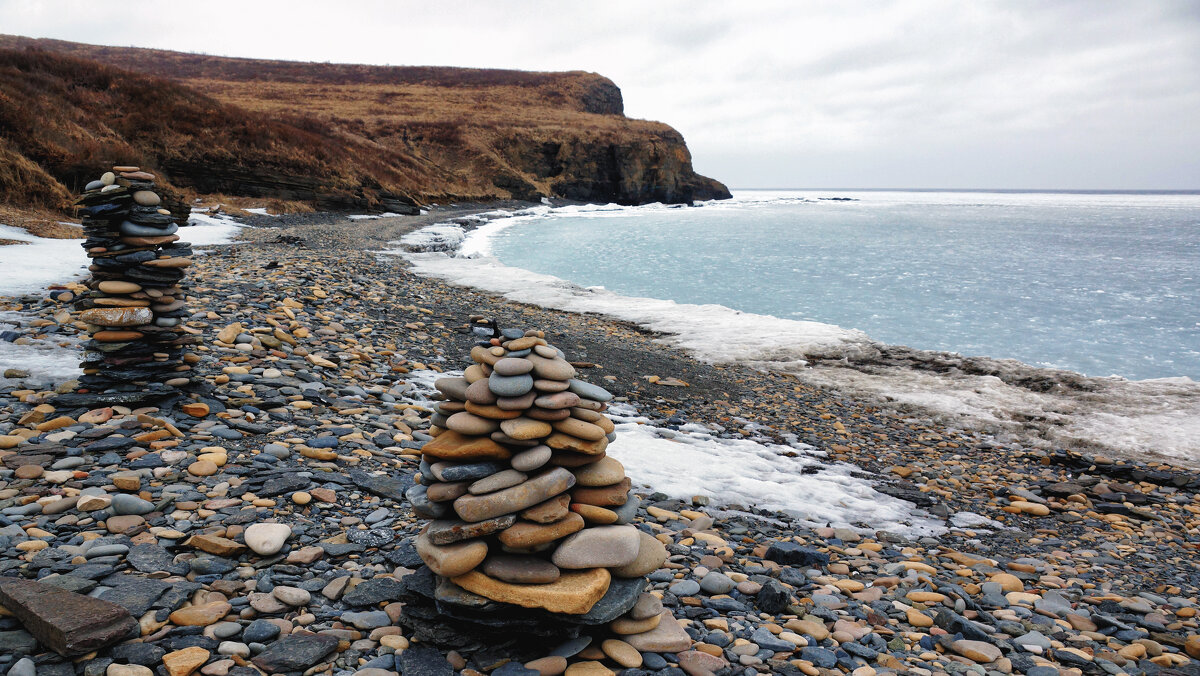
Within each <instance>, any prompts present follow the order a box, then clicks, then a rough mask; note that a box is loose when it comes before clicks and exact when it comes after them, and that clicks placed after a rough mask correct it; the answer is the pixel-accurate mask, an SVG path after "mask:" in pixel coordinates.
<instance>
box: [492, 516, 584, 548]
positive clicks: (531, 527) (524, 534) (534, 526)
mask: <svg viewBox="0 0 1200 676" xmlns="http://www.w3.org/2000/svg"><path fill="white" fill-rule="evenodd" d="M583 527H584V523H583V517H582V516H579V515H578V514H576V513H574V512H568V513H567V515H566V516H565V517H563V518H562V519H559V520H558V521H554V522H552V523H544V524H543V523H530V522H526V521H518V522H517V523H515V524H513V525H512V527H510V528H507V529H505V531H504V532H503V533H500V542H502V543H503V544H504V545H506V546H508V547H512V548H513V549H531V548H533V547H537V546H538V545H544V544H547V543H550V542H554V541H555V540H558V539H559V538H565V537H567V536H568V535H571V534H573V533H578V532H579V531H581V530H583Z"/></svg>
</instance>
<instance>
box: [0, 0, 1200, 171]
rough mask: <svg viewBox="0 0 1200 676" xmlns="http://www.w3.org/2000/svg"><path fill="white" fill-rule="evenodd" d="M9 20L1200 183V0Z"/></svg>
mask: <svg viewBox="0 0 1200 676" xmlns="http://www.w3.org/2000/svg"><path fill="white" fill-rule="evenodd" d="M0 31H3V32H12V33H19V34H24V35H34V36H39V37H57V38H61V39H67V40H78V41H83V42H93V43H100V44H113V45H137V46H146V47H160V48H166V49H183V50H188V51H198V52H207V53H210V54H222V55H232V56H249V57H259V58H285V59H299V60H312V61H326V60H329V61H345V62H362V63H390V64H435V65H457V66H477V67H507V68H522V69H527V70H574V69H582V70H591V71H595V72H599V73H602V74H604V75H607V76H609V77H611V78H612V79H613V80H614V81H615V82H616V83H617V84H618V85H620V86H621V87H622V90H623V91H624V93H625V98H626V108H627V112H628V114H629V115H630V116H632V117H641V118H649V119H658V120H662V121H665V122H668V123H670V124H672V125H674V126H675V127H676V128H678V129H679V130H680V131H681V132H682V133H683V134H684V135H685V137H686V138H687V139H688V142H689V145H690V146H691V148H692V154H693V156H694V158H695V163H696V166H697V168H698V169H699V170H701V171H703V172H706V173H709V174H711V175H713V176H716V177H717V178H720V179H722V180H725V181H727V182H728V183H730V184H731V185H734V186H739V187H753V186H794V187H802V186H814V187H819V186H846V187H855V186H862V187H881V186H910V187H998V188H1004V187H1049V188H1200V159H1198V158H1200V123H1197V121H1196V120H1197V118H1200V116H1198V115H1197V114H1196V112H1195V111H1197V110H1200V4H1197V3H1195V2H1191V1H1189V0H1162V1H1156V2H1148V3H1131V2H1125V1H1117V0H1079V1H1076V2H1055V3H1040V2H996V1H974V2H968V3H963V2H954V1H951V0H909V1H906V2H899V3H880V2H869V1H866V0H849V1H833V0H820V1H816V2H805V3H795V2H784V1H781V0H771V1H768V2H755V3H728V2H712V1H699V2H696V1H691V2H689V1H683V0H662V1H659V2H653V3H647V2H642V1H637V2H635V1H632V0H616V1H614V2H607V3H603V4H599V3H589V4H582V3H562V2H549V1H543V0H537V1H531V0H527V1H513V2H505V3H492V2H461V1H458V2H383V1H382V0H377V1H345V2H342V3H338V4H336V5H332V4H330V3H317V2H308V1H304V0H295V1H292V2H271V1H268V2H253V3H248V2H230V1H228V0H208V1H207V2H204V3H166V2H142V3H125V4H124V5H123V6H122V11H121V12H120V13H113V12H112V11H111V9H110V8H108V7H106V6H104V5H103V4H97V3H94V2H80V1H76V0H64V1H62V2H43V3H39V2H32V1H30V0H0Z"/></svg>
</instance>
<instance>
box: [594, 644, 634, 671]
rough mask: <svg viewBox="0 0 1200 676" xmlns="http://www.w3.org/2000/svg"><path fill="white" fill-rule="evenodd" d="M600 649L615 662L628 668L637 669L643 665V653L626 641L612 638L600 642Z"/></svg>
mask: <svg viewBox="0 0 1200 676" xmlns="http://www.w3.org/2000/svg"><path fill="white" fill-rule="evenodd" d="M600 649H601V650H603V651H604V654H605V655H608V656H609V657H611V658H612V660H613V661H614V662H616V663H617V664H619V665H621V666H623V667H625V668H626V669H636V668H638V667H640V666H642V654H641V653H640V652H638V650H637V648H634V647H633V646H631V645H629V644H628V643H626V642H624V641H619V640H617V639H615V638H610V639H608V640H606V641H605V642H604V643H601V644H600Z"/></svg>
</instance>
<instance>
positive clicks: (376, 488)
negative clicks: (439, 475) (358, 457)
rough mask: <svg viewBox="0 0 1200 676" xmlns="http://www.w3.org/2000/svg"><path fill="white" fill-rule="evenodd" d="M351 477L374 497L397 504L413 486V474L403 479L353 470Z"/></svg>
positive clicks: (355, 483)
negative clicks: (390, 500)
mask: <svg viewBox="0 0 1200 676" xmlns="http://www.w3.org/2000/svg"><path fill="white" fill-rule="evenodd" d="M310 445H311V444H310ZM349 475H350V480H351V481H353V482H354V485H355V486H358V487H359V488H361V489H363V490H364V491H367V492H368V493H371V494H373V495H378V496H379V497H381V498H390V499H392V500H395V501H396V502H402V501H403V500H404V491H405V489H407V488H408V487H409V486H411V485H412V474H411V473H409V474H406V475H404V476H402V477H395V476H375V475H372V474H368V473H367V472H364V471H363V470H361V469H352V470H350V472H349Z"/></svg>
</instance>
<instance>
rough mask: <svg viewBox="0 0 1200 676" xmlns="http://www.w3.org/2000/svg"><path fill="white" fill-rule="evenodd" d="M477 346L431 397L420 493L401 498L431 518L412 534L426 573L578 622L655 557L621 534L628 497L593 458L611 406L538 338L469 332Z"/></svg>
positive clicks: (606, 466)
mask: <svg viewBox="0 0 1200 676" xmlns="http://www.w3.org/2000/svg"><path fill="white" fill-rule="evenodd" d="M473 331H475V332H476V335H478V336H480V337H481V338H486V340H483V341H481V342H480V343H479V344H478V345H476V346H475V347H474V348H473V349H472V350H471V359H472V360H473V361H474V362H475V363H474V364H473V365H471V366H470V367H468V368H467V369H466V371H465V372H464V374H463V377H461V378H443V379H441V380H438V381H437V382H436V383H435V386H436V387H437V389H438V390H439V391H440V392H441V393H442V394H443V395H445V397H446V399H445V401H441V402H439V403H438V404H437V410H436V413H435V415H434V418H433V423H434V427H433V428H432V434H434V435H435V436H434V438H433V440H431V441H429V442H427V443H426V444H425V445H424V447H423V448H422V449H421V452H422V460H421V465H420V483H419V484H417V485H415V486H413V487H412V488H411V489H409V491H408V492H407V497H408V498H409V500H410V501H411V502H412V504H413V507H414V509H415V510H416V511H417V513H418V514H419V515H421V516H424V517H427V518H430V519H434V521H433V522H431V523H430V524H428V525H427V526H426V527H425V528H424V529H423V530H422V532H421V534H420V535H419V536H418V537H417V540H416V548H417V553H418V554H419V555H420V556H421V559H422V560H423V561H424V562H425V564H426V565H427V566H428V567H429V568H430V570H431V571H432V572H433V573H435V574H436V575H438V576H440V577H441V578H443V579H444V580H449V581H451V582H452V583H453V584H455V585H457V586H458V587H461V588H462V589H464V590H466V591H468V592H471V593H473V594H477V595H479V596H482V597H484V598H486V599H490V600H492V601H496V602H499V603H507V604H512V605H516V606H521V607H524V608H540V609H543V610H546V611H549V612H552V613H564V614H571V615H581V614H584V613H587V612H588V611H589V610H590V609H591V608H592V607H593V606H594V605H595V604H596V603H597V602H598V601H599V600H600V599H601V598H603V597H604V595H605V593H606V592H607V591H608V589H609V585H610V583H611V582H612V579H613V577H614V576H616V577H623V578H638V577H641V576H644V575H646V574H648V573H650V572H652V571H654V570H656V569H657V568H658V567H659V566H660V565H662V563H663V562H664V561H665V560H666V558H667V551H666V548H665V547H664V546H663V544H662V543H661V542H659V541H658V540H657V539H655V538H654V537H653V536H651V535H649V534H648V533H645V532H643V531H641V530H639V529H638V528H636V527H635V526H633V525H631V524H630V522H631V521H632V519H633V517H634V515H635V513H636V511H637V508H638V498H637V497H636V496H634V495H633V493H632V492H631V490H630V480H629V478H628V477H626V476H625V468H624V467H623V466H622V465H621V463H620V462H618V461H617V460H616V459H615V458H610V457H607V456H606V455H605V449H606V448H607V446H608V444H609V442H610V441H612V440H613V439H614V438H615V437H614V427H613V423H612V422H611V421H610V420H609V419H608V418H607V417H606V416H605V415H604V410H605V409H606V408H607V404H606V402H608V401H609V400H610V399H612V395H611V394H609V393H608V392H607V391H605V390H604V389H603V388H600V387H597V386H595V385H592V384H589V383H586V382H584V381H581V380H576V379H575V369H574V368H573V367H572V366H571V364H570V363H569V362H568V361H567V360H566V358H565V356H564V354H563V352H562V351H561V350H559V349H558V348H556V347H554V346H552V345H550V344H549V343H547V342H546V340H545V337H544V334H543V333H542V332H541V331H520V330H512V329H509V330H504V331H499V330H496V329H494V327H490V326H475V327H474V328H473Z"/></svg>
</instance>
